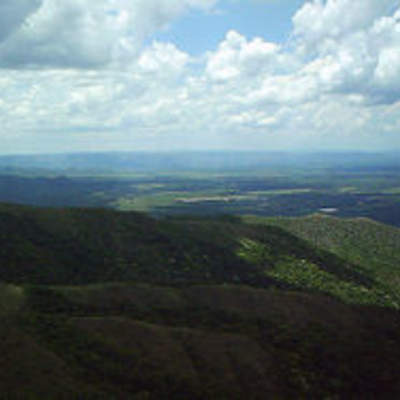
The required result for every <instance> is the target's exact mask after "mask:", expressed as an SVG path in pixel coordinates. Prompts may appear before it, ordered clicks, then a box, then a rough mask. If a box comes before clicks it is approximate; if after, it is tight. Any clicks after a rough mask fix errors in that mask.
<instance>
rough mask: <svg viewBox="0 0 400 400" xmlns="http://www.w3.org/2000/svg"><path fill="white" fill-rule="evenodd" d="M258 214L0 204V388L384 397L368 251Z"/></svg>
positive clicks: (393, 362) (382, 340) (398, 357)
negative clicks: (323, 242)
mask: <svg viewBox="0 0 400 400" xmlns="http://www.w3.org/2000/svg"><path fill="white" fill-rule="evenodd" d="M259 222H260V221H259V220H258V221H257V224H251V223H247V222H243V221H242V220H241V219H239V218H236V217H220V218H213V219H210V218H209V219H207V218H205V219H204V218H190V217H185V218H168V219H160V220H156V219H153V218H150V217H149V216H146V215H144V214H139V213H120V212H116V211H111V210H104V209H79V208H76V209H36V208H31V207H23V206H15V205H10V204H3V205H1V206H0V280H1V281H3V282H4V283H3V284H0V317H1V319H2V324H1V326H0V354H1V357H0V392H1V393H2V395H4V396H6V397H5V398H7V399H19V398H33V399H43V398H45V399H46V398H48V399H54V398H57V397H60V398H67V399H75V398H78V397H79V398H92V399H98V398H104V399H109V398H115V399H132V398H133V399H188V398H190V399H243V398H249V399H265V398H282V399H293V398H307V399H313V398H315V399H321V398H367V399H368V398H371V399H372V398H374V399H375V398H398V397H399V396H400V383H399V380H398V371H399V370H400V333H399V332H400V329H399V328H400V318H399V312H398V310H397V309H396V307H397V303H396V301H397V299H396V296H395V295H393V293H392V287H391V286H390V285H388V284H387V282H386V281H385V280H382V279H380V275H379V273H376V268H378V267H377V266H378V256H377V258H376V260H375V264H374V265H369V266H368V267H367V266H366V265H365V264H364V263H362V264H357V263H355V261H356V260H355V258H354V257H353V258H352V257H347V255H346V254H347V253H345V252H344V253H343V254H342V255H341V256H338V255H334V254H333V253H330V252H328V251H326V250H324V249H321V248H317V247H315V246H314V245H312V244H310V243H308V242H307V241H305V240H303V239H300V238H298V237H296V236H294V235H293V234H291V233H288V232H287V231H285V230H283V229H282V228H280V227H275V226H271V225H262V224H259ZM317 225H318V224H317ZM285 229H287V228H285ZM310 229H311V228H310ZM360 229H361V228H360ZM363 229H364V228H363ZM365 229H369V225H367V226H366V227H365ZM377 229H378V231H379V232H385V235H386V236H385V237H387V242H386V243H387V246H390V240H393V241H394V242H397V236H396V235H397V231H396V230H390V229H388V228H387V227H383V226H378V227H377ZM368 237H369V236H368V234H366V236H365V240H367V238H368ZM366 245H367V244H366ZM388 249H389V247H387V250H386V252H387V251H388ZM392 250H393V258H392V259H391V260H394V259H395V257H397V256H396V255H395V253H396V252H397V247H395V246H394V247H393V248H392ZM385 254H386V253H385V252H381V253H379V257H382V261H384V257H385ZM385 268H386V269H387V270H388V271H389V269H390V268H391V267H390V266H389V264H387V265H386V267H385ZM393 268H395V267H394V266H393ZM393 271H395V270H393ZM395 273H396V272H393V276H394V275H395Z"/></svg>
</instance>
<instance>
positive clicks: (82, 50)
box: [0, 0, 400, 149]
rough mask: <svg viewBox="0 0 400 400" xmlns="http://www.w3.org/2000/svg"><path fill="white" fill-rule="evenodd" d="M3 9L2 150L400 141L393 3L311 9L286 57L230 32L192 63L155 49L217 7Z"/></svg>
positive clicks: (358, 0) (349, 0) (110, 4)
mask: <svg viewBox="0 0 400 400" xmlns="http://www.w3.org/2000/svg"><path fill="white" fill-rule="evenodd" d="M3 1H4V3H3V4H4V7H5V6H6V5H7V6H8V7H9V8H8V9H9V10H10V11H9V13H10V15H13V18H11V17H10V18H9V22H8V23H7V24H6V23H4V24H3V25H2V24H0V26H1V28H0V66H2V67H3V70H2V74H1V76H0V91H1V93H2V95H1V97H0V125H1V126H2V128H3V131H2V133H0V134H1V137H2V140H3V139H4V140H5V138H6V137H9V140H10V143H12V140H14V139H15V138H16V137H18V136H21V137H23V136H24V135H29V134H30V133H32V135H33V132H34V133H35V135H39V136H37V137H46V140H47V141H49V142H51V143H52V144H51V146H53V147H54V148H55V147H57V143H59V144H58V145H59V146H61V147H63V148H65V145H66V143H76V147H77V148H79V146H80V145H81V144H82V143H87V142H90V141H93V142H94V143H99V144H100V143H102V146H104V148H121V143H122V144H123V145H122V146H123V147H122V148H124V149H125V148H137V147H135V146H140V148H146V147H147V148H148V147H149V146H150V147H151V146H155V148H157V146H158V148H161V149H162V148H164V146H165V145H166V143H167V142H168V139H169V140H170V142H171V145H170V147H174V146H175V147H176V148H182V147H185V146H191V147H203V148H204V147H209V148H221V147H225V148H226V147H228V148H229V147H236V148H238V147H240V146H243V145H245V146H248V147H250V148H263V146H264V147H265V146H269V147H266V148H271V147H272V148H273V147H274V146H276V147H279V146H285V147H287V146H292V147H301V146H303V147H306V146H307V145H308V143H311V142H312V143H313V144H314V145H315V146H317V147H318V146H320V147H324V146H326V147H329V146H335V145H337V144H338V143H339V142H343V143H344V146H345V145H346V143H347V144H348V145H349V146H356V145H357V143H359V142H360V139H357V138H360V135H363V140H364V143H369V144H368V145H369V146H372V143H378V144H379V140H378V139H376V137H377V136H376V132H377V130H381V132H382V135H381V136H382V137H387V136H385V135H393V132H395V131H398V130H399V128H400V117H399V115H400V8H399V6H398V3H397V1H395V0H379V1H378V0H326V1H322V0H313V1H309V2H306V3H305V4H304V5H303V6H302V7H301V8H300V9H299V11H298V12H297V13H296V14H295V15H294V17H293V27H294V28H293V32H292V33H293V34H292V36H291V40H290V41H289V42H288V43H280V44H278V43H273V42H269V41H267V40H266V39H265V38H262V37H246V35H245V34H244V33H242V32H238V31H236V30H230V31H228V32H227V33H226V35H225V37H224V38H223V39H222V40H221V42H220V44H219V45H218V46H216V48H214V49H210V50H209V51H208V52H207V53H206V54H204V55H202V56H200V57H197V58H196V57H195V56H193V55H191V54H188V53H186V52H184V51H182V50H181V49H179V48H178V47H177V45H176V44H174V43H168V42H163V41H160V39H158V40H157V41H154V40H151V35H152V34H153V33H154V32H156V31H159V30H163V29H168V27H169V25H170V24H171V23H172V22H173V21H174V20H175V19H176V18H178V17H180V16H183V15H184V14H185V12H188V11H189V10H197V11H198V12H204V11H205V12H207V11H210V10H212V9H213V7H214V6H215V5H216V4H217V0H136V1H131V0H104V1H100V0H99V1H92V0H68V1H65V0H41V1H39V0H38V1H34V0H29V1H28V0H19V1H17V0H13V2H11V0H10V1H8V0H7V1H6V0H3ZM17 3H18V4H19V6H18V7H17V6H15V4H17ZM13 5H14V6H13ZM1 7H2V6H0V10H1ZM13 7H15V8H13ZM17 9H18V10H19V12H18V13H17V12H16V10H17ZM2 18H4V16H3V15H2V14H1V13H0V22H1V19H2ZM3 22H5V21H3ZM145 39H147V40H145ZM338 115H339V116H340V118H338ZM39 132H41V133H40V134H39ZM46 132H47V133H46ZM374 138H375V139H374ZM357 140H358V141H357ZM374 140H375V141H374ZM382 140H383V139H382ZM60 143H61V144H60ZM129 143H131V144H130V145H129ZM157 143H159V144H158V145H157ZM160 143H161V144H160ZM382 143H383V142H382ZM127 144H128V145H127ZM3 145H4V144H3ZM368 145H366V147H368ZM71 146H72V145H71ZM113 146H115V147H113ZM118 146H120V147H118Z"/></svg>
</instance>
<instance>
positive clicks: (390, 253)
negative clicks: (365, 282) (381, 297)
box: [246, 214, 400, 293]
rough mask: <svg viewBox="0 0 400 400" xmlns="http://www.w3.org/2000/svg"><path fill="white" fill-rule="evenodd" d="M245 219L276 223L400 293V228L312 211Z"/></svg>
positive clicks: (364, 219) (365, 219) (368, 220)
mask: <svg viewBox="0 0 400 400" xmlns="http://www.w3.org/2000/svg"><path fill="white" fill-rule="evenodd" d="M246 220H247V221H252V222H259V223H260V222H261V223H267V224H269V225H275V226H279V227H281V228H283V229H285V230H287V231H288V232H291V233H293V234H295V235H296V236H298V237H301V238H303V239H305V240H307V241H308V242H309V243H311V244H313V245H314V246H317V247H318V248H321V249H325V250H328V251H330V252H332V253H334V254H336V255H338V256H339V257H341V258H342V259H345V260H348V261H349V262H351V263H354V264H356V265H359V266H362V267H363V268H364V270H365V271H367V272H368V274H370V275H371V276H373V277H374V279H376V280H378V281H380V282H382V283H384V284H385V285H388V286H389V287H390V288H391V289H392V290H393V291H394V292H397V293H400V229H398V228H395V227H392V226H389V225H384V224H381V223H378V222H375V221H373V220H370V219H367V218H350V219H345V218H336V217H333V216H327V215H321V214H315V215H310V216H308V217H302V218H282V217H279V218H258V217H254V218H253V217H248V218H247V219H246Z"/></svg>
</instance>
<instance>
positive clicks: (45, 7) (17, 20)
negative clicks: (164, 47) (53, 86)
mask: <svg viewBox="0 0 400 400" xmlns="http://www.w3.org/2000/svg"><path fill="white" fill-rule="evenodd" d="M4 1H5V3H4V4H2V5H0V27H1V28H0V66H3V67H8V68H16V67H20V68H21V67H43V66H44V67H59V68H60V67H66V68H68V67H75V68H96V67H101V66H104V65H107V64H111V63H118V62H122V63H126V62H127V61H130V60H131V59H132V58H134V57H135V56H137V53H138V51H139V49H140V47H141V43H142V42H143V40H144V39H145V38H146V37H148V36H149V35H150V34H152V33H154V32H155V31H157V30H160V29H165V28H167V27H168V25H169V24H170V23H171V22H172V21H173V20H174V19H176V18H177V17H179V16H180V15H182V14H184V13H185V12H187V11H188V10H190V9H199V10H203V11H206V10H209V9H211V8H212V6H213V5H214V4H215V2H216V0H136V1H130V0H102V1H92V0H68V1H65V0H12V1H11V0H4Z"/></svg>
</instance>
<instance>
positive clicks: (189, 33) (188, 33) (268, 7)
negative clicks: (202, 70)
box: [155, 0, 304, 55]
mask: <svg viewBox="0 0 400 400" xmlns="http://www.w3.org/2000/svg"><path fill="white" fill-rule="evenodd" d="M303 4H304V0H281V1H278V0H270V1H262V0H260V1H246V0H241V1H240V0H238V1H234V0H225V1H221V2H219V3H218V6H217V7H216V9H215V10H214V11H213V12H210V13H198V12H190V13H189V14H188V15H187V16H185V18H182V19H179V20H178V21H176V22H175V23H174V24H172V26H171V27H170V28H169V29H168V30H166V31H164V32H159V33H158V34H156V35H155V38H156V39H157V40H162V41H171V42H174V43H176V44H177V46H178V47H179V48H180V49H182V50H184V51H186V52H189V53H191V54H195V55H200V54H202V53H204V52H206V51H209V50H210V49H212V48H215V47H217V46H218V44H219V43H220V41H221V40H223V38H224V37H225V35H226V32H228V31H229V30H236V31H238V32H242V33H244V34H245V35H246V36H247V37H256V36H259V37H263V38H265V39H266V40H268V41H272V42H279V43H284V42H286V41H287V40H288V38H289V36H290V34H291V31H292V16H293V15H294V13H295V12H296V11H297V10H298V9H299V8H300V6H301V5H303Z"/></svg>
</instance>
